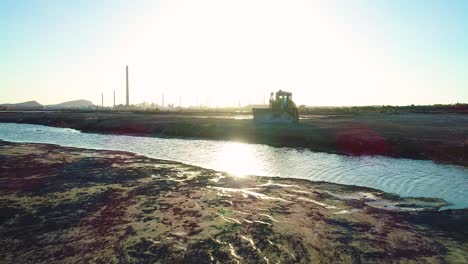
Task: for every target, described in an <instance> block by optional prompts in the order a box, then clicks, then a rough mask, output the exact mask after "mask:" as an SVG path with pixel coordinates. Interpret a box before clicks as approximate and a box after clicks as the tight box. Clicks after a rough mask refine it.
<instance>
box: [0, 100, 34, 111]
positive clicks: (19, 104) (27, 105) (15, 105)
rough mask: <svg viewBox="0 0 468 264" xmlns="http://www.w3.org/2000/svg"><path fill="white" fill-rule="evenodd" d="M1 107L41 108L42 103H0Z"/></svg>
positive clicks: (19, 108)
mask: <svg viewBox="0 0 468 264" xmlns="http://www.w3.org/2000/svg"><path fill="white" fill-rule="evenodd" d="M0 106H2V108H5V109H7V110H41V109H43V105H41V104H40V103H38V102H36V101H27V102H23V103H18V104H1V105H0Z"/></svg>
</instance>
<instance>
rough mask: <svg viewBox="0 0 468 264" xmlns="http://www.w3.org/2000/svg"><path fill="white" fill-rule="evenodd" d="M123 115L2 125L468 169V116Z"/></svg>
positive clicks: (25, 117) (21, 116) (39, 118)
mask: <svg viewBox="0 0 468 264" xmlns="http://www.w3.org/2000/svg"><path fill="white" fill-rule="evenodd" d="M197 115H198V116H194V115H189V114H178V115H175V114H172V115H171V114H142V113H139V114H137V113H118V112H108V113H105V112H87V113H84V112H69V113H64V112H1V113H0V122H16V123H30V124H40V125H48V126H57V127H69V128H74V129H78V130H81V131H84V132H93V133H110V134H125V135H139V136H158V137H182V138H203V139H214V140H237V141H244V142H251V143H260V144H268V145H271V146H278V147H300V148H309V149H311V150H313V151H321V152H328V153H336V154H345V155H384V156H390V157H397V158H412V159H425V160H434V161H437V162H444V163H452V164H459V165H463V166H468V115H463V114H393V115H392V114H374V115H348V116H308V117H307V116H306V117H304V119H301V120H300V123H299V124H297V125H285V124H274V125H265V124H255V123H254V122H253V121H252V120H235V119H230V118H228V117H227V116H226V114H225V116H223V118H220V117H217V116H215V115H209V114H207V116H205V117H204V118H200V116H199V115H200V114H197Z"/></svg>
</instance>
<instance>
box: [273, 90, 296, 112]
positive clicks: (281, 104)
mask: <svg viewBox="0 0 468 264" xmlns="http://www.w3.org/2000/svg"><path fill="white" fill-rule="evenodd" d="M291 107H294V105H293V102H292V94H291V93H290V92H284V91H281V90H279V91H278V92H276V97H275V99H273V93H271V98H270V108H272V109H281V110H286V109H288V108H291Z"/></svg>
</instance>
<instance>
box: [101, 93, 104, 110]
mask: <svg viewBox="0 0 468 264" xmlns="http://www.w3.org/2000/svg"><path fill="white" fill-rule="evenodd" d="M101 106H102V107H104V93H101Z"/></svg>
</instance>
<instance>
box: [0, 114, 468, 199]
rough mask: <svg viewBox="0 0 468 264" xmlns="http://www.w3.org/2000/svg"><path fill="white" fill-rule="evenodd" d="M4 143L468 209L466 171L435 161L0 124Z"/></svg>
mask: <svg viewBox="0 0 468 264" xmlns="http://www.w3.org/2000/svg"><path fill="white" fill-rule="evenodd" d="M0 139H2V140H6V141H13V142H35V143H52V144H58V145H62V146H70V147H80V148H90V149H108V150H123V151H130V152H134V153H138V154H142V155H146V156H148V157H152V158H158V159H166V160H175V161H180V162H183V163H187V164H191V165H196V166H200V167H205V168H210V169H215V170H219V171H226V172H229V173H232V174H235V175H238V176H239V177H241V176H243V175H267V176H280V177H291V178H303V179H309V180H315V181H328V182H336V183H342V184H350V185H360V186H367V187H372V188H377V189H380V190H383V191H386V192H391V193H396V194H399V195H401V196H423V197H439V198H443V199H445V200H447V201H449V202H451V203H452V204H453V205H451V206H448V207H446V208H468V168H464V167H462V166H453V165H443V164H436V163H434V162H432V161H421V160H410V159H393V158H387V157H347V156H340V155H334V154H325V153H318V152H312V151H309V150H305V149H292V148H274V147H270V146H266V145H259V144H244V143H237V142H228V141H213V140H188V139H163V138H152V137H133V136H120V135H100V134H90V133H81V132H79V131H77V130H73V129H68V128H54V127H46V126H39V125H28V124H6V123H0Z"/></svg>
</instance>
